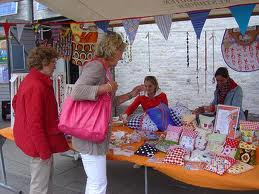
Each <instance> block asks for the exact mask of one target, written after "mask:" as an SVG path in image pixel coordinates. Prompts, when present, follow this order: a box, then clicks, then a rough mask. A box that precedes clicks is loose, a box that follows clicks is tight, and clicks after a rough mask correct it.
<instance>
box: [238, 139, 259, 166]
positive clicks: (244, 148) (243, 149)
mask: <svg viewBox="0 0 259 194" xmlns="http://www.w3.org/2000/svg"><path fill="white" fill-rule="evenodd" d="M235 159H236V160H240V161H242V162H244V163H247V164H249V165H256V146H255V145H253V144H247V143H246V142H243V141H241V142H240V144H239V146H238V149H237V153H236V155H235Z"/></svg>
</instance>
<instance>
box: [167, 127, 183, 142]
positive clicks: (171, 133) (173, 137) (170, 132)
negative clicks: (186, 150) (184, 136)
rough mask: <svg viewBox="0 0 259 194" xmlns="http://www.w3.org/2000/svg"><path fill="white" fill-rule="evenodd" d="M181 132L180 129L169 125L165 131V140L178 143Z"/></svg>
mask: <svg viewBox="0 0 259 194" xmlns="http://www.w3.org/2000/svg"><path fill="white" fill-rule="evenodd" d="M182 130H183V129H182V127H176V126H172V125H169V126H168V128H167V130H166V137H165V140H168V141H172V142H175V143H178V142H179V139H180V136H181V133H182Z"/></svg>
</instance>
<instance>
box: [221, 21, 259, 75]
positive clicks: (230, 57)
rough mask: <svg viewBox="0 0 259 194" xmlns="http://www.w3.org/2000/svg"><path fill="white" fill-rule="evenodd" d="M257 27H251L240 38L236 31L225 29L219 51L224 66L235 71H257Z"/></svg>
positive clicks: (258, 51) (258, 44) (258, 40)
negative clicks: (220, 51) (224, 63)
mask: <svg viewBox="0 0 259 194" xmlns="http://www.w3.org/2000/svg"><path fill="white" fill-rule="evenodd" d="M258 35H259V26H252V27H249V28H248V29H247V32H246V34H245V35H244V36H242V35H241V34H240V32H239V30H238V29H226V31H225V34H224V37H223V40H222V45H221V50H222V55H223V58H224V60H225V62H226V64H227V65H228V66H229V67H231V68H232V69H233V70H235V71H239V72H250V71H256V70H259V36H258Z"/></svg>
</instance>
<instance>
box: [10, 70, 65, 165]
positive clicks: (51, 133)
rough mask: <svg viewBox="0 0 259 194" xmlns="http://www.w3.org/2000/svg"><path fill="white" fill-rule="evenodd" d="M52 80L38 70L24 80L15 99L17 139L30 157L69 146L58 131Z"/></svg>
mask: <svg viewBox="0 0 259 194" xmlns="http://www.w3.org/2000/svg"><path fill="white" fill-rule="evenodd" d="M52 83H53V81H52V80H51V79H50V78H49V77H48V76H46V75H44V74H42V73H41V72H39V71H38V70H36V69H34V68H33V69H31V71H30V73H29V74H28V75H27V76H26V77H25V78H24V80H23V81H22V83H21V85H20V87H19V90H18V92H17V94H16V95H15V97H14V99H13V108H14V112H15V122H14V128H13V133H14V139H15V143H16V145H17V146H18V147H19V148H20V149H21V150H22V151H23V152H24V153H25V154H26V155H28V156H31V157H40V158H41V159H44V160H45V159H48V158H49V157H50V156H51V155H52V154H53V153H57V152H64V151H67V150H68V149H69V147H68V145H67V142H66V139H65V137H64V135H63V133H62V132H60V131H59V130H58V112H57V102H56V99H55V95H54V90H53V85H52Z"/></svg>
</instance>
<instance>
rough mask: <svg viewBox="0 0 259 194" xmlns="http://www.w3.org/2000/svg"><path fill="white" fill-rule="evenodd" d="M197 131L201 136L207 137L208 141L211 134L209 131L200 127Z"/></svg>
mask: <svg viewBox="0 0 259 194" xmlns="http://www.w3.org/2000/svg"><path fill="white" fill-rule="evenodd" d="M195 131H197V132H198V135H199V136H203V137H206V140H208V135H209V134H211V132H210V131H207V130H205V129H203V128H199V127H196V129H195Z"/></svg>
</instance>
